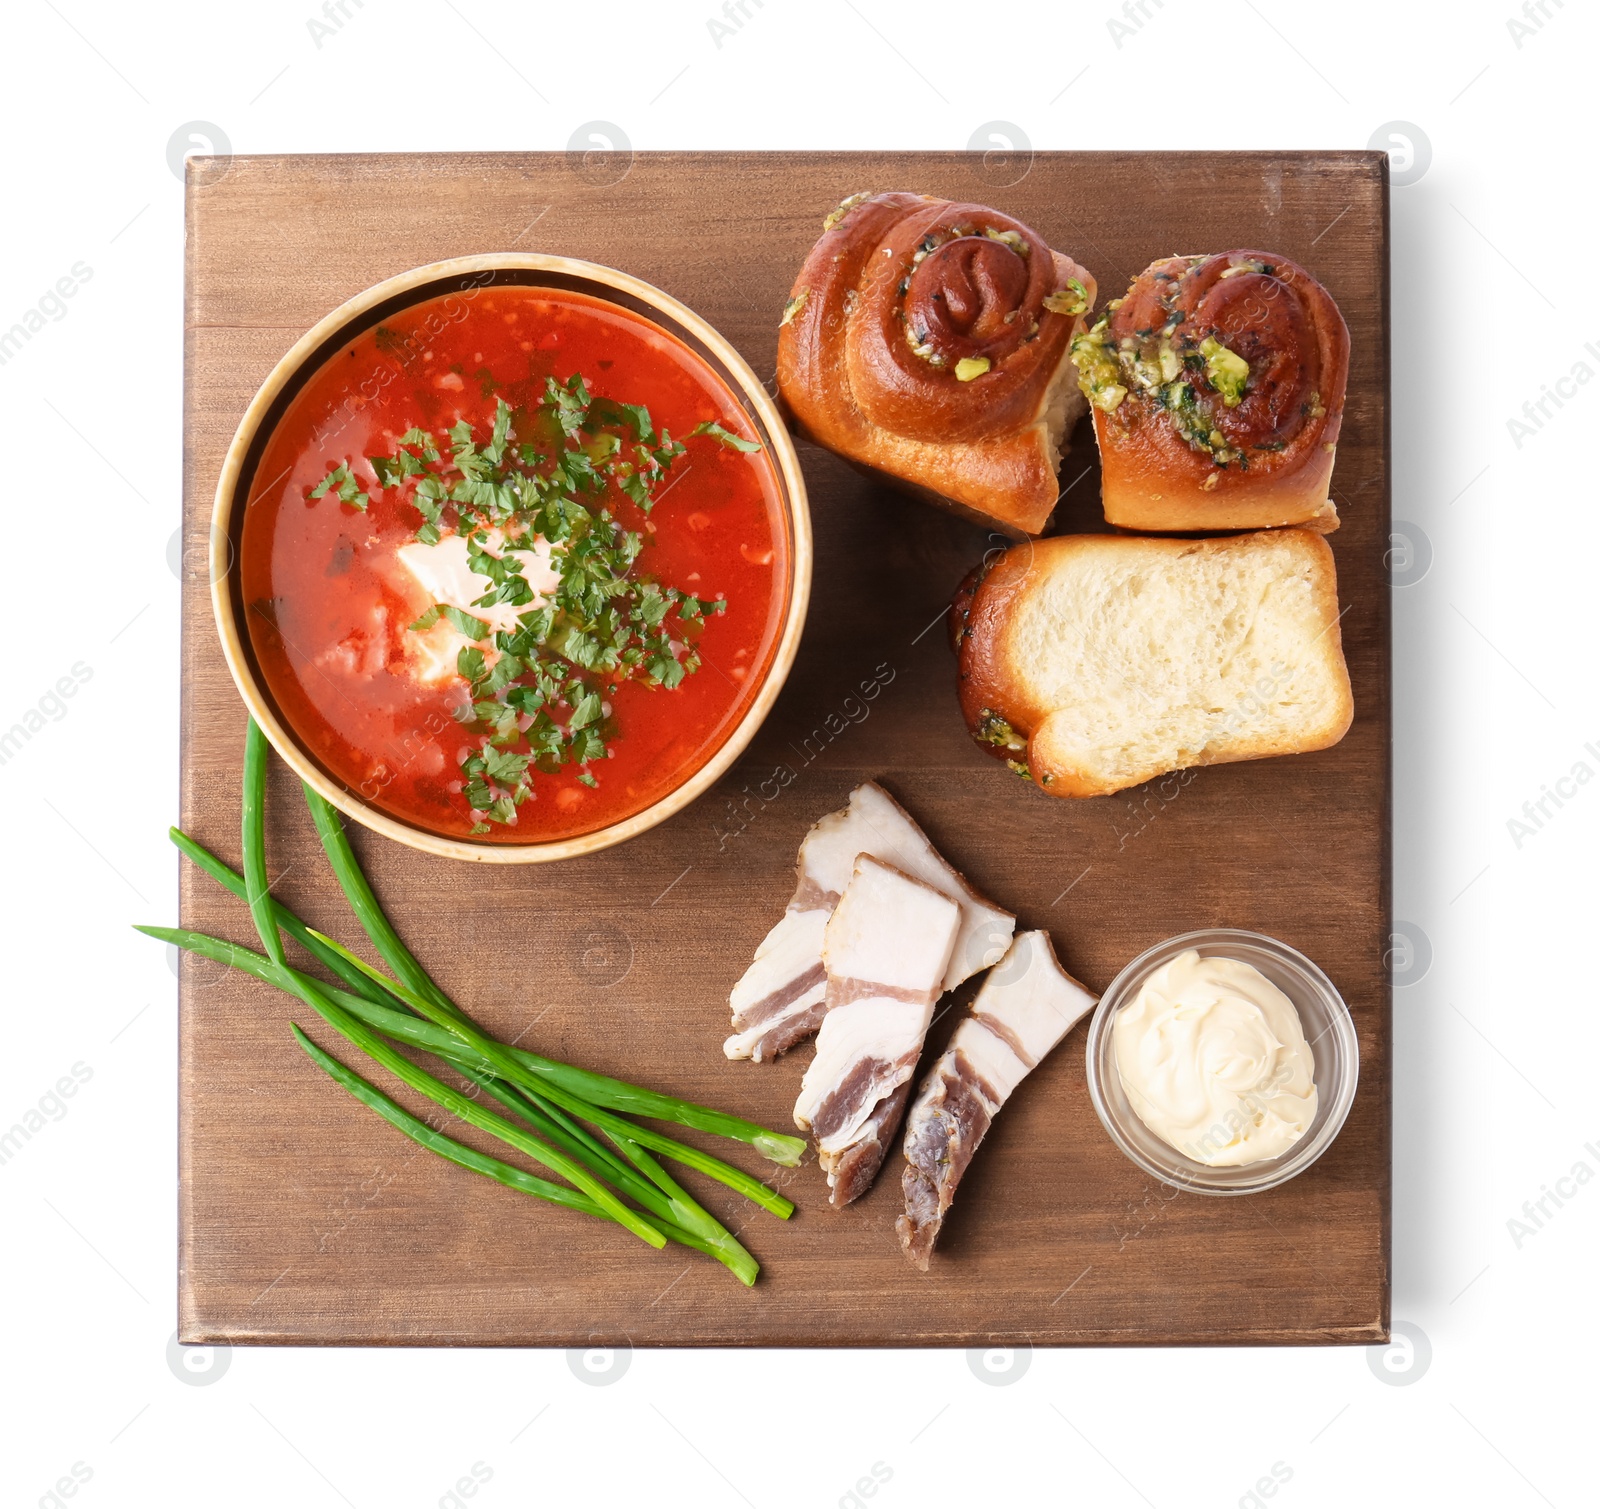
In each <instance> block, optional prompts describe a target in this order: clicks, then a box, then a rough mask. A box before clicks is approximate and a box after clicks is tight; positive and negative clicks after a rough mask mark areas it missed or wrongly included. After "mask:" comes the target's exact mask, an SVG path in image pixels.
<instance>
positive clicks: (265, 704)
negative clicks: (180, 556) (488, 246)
mask: <svg viewBox="0 0 1600 1509" xmlns="http://www.w3.org/2000/svg"><path fill="white" fill-rule="evenodd" d="M500 271H505V272H518V273H522V272H533V273H543V274H547V275H549V277H550V278H551V279H552V280H559V279H571V280H573V281H574V282H576V283H580V284H588V285H598V286H599V288H600V289H601V290H603V291H604V290H609V291H610V292H612V293H617V294H621V295H624V298H623V299H621V300H616V301H615V302H617V303H619V304H620V305H621V307H623V308H627V309H630V310H632V312H634V313H639V314H640V315H641V317H642V318H645V319H649V318H651V313H652V312H656V313H659V314H660V315H662V316H665V317H666V320H667V321H669V322H671V323H675V324H676V325H678V326H679V327H681V329H682V330H683V331H685V332H687V333H688V334H689V335H690V336H691V337H692V338H693V340H694V341H698V342H699V343H700V344H701V345H702V346H703V347H704V348H705V350H706V351H708V352H709V353H711V356H712V358H714V360H713V361H712V362H710V363H709V365H711V366H712V367H713V369H715V367H716V365H717V364H718V363H720V364H721V366H722V368H723V371H722V372H721V373H719V376H722V377H723V378H724V379H725V380H726V381H727V382H728V384H729V386H730V387H731V388H733V390H734V393H735V396H736V397H737V398H738V399H740V400H741V401H742V402H743V403H744V404H746V405H747V406H748V407H749V409H750V410H751V411H752V417H753V418H754V419H756V420H757V421H758V423H759V426H760V428H761V429H763V430H764V431H765V436H764V438H765V439H767V440H768V441H769V442H770V444H769V447H768V449H769V454H770V455H771V457H772V460H773V464H774V466H775V468H776V470H777V472H778V476H779V480H780V486H781V489H782V490H783V492H784V494H785V497H784V503H785V512H786V514H787V516H788V524H789V529H790V535H791V542H790V552H789V558H790V581H789V584H788V586H789V604H788V610H787V612H786V614H785V616H784V621H783V627H782V630H781V631H780V633H779V636H778V640H777V643H776V645H775V646H774V647H773V650H772V655H771V659H770V661H769V663H768V667H767V672H766V676H765V679H764V680H763V681H762V684H761V686H760V688H759V690H758V691H757V693H756V696H755V697H754V699H753V700H752V701H751V703H750V705H749V707H747V708H746V709H745V712H744V715H743V716H742V717H741V718H740V720H739V722H738V723H737V724H736V725H735V727H734V728H733V729H732V731H731V732H730V733H729V734H728V736H727V737H726V738H725V739H724V740H723V742H722V744H721V746H720V747H719V748H718V749H717V750H716V752H715V753H714V754H713V755H712V756H711V757H710V759H708V760H707V761H706V762H705V763H704V764H703V765H701V766H700V767H699V769H697V770H696V771H695V772H694V774H693V775H691V776H690V777H689V778H688V780H686V781H685V782H684V783H683V784H682V785H681V786H677V787H675V788H674V789H673V790H671V791H669V792H667V793H666V794H665V795H664V796H662V797H661V798H660V799H659V800H658V801H656V802H653V803H652V804H651V805H650V806H648V807H646V808H644V809H643V811H640V812H636V813H634V814H633V815H632V816H631V817H627V818H624V819H622V820H621V821H620V822H616V823H612V824H610V825H608V826H607V827H604V828H598V829H596V830H595V831H594V832H592V833H583V834H578V835H576V836H575V837H572V838H564V839H553V840H546V841H542V842H535V843H527V844H505V843H501V844H483V843H475V842H472V841H470V840H467V839H463V838H452V837H450V836H448V835H445V834H439V833H431V832H429V831H428V830H427V829H425V828H421V827H418V826H415V825H413V824H411V823H408V822H405V821H404V820H403V819H400V818H397V817H393V816H391V815H390V814H389V813H386V812H382V811H380V810H379V809H378V808H376V807H374V806H372V805H370V804H369V803H368V802H366V801H365V800H363V799H362V798H361V797H360V796H359V795H358V794H356V793H353V792H351V791H349V790H347V789H346V788H345V787H344V786H342V785H341V784H340V783H339V782H337V781H335V780H332V779H331V778H330V777H329V776H328V775H327V774H326V773H325V772H324V771H323V769H322V768H321V766H320V765H318V764H317V763H316V762H315V761H314V760H313V759H311V757H310V756H309V755H308V754H307V753H306V752H305V751H304V750H303V749H302V748H301V747H300V745H299V742H298V740H297V739H296V738H295V736H294V733H293V730H292V729H291V728H289V727H288V726H286V723H285V721H284V720H280V719H279V717H278V716H277V713H276V711H275V709H274V706H273V703H272V700H271V699H270V698H269V697H268V696H267V695H266V693H265V691H264V689H263V688H262V687H261V686H260V685H259V684H258V682H257V680H256V677H255V674H254V671H253V668H252V666H251V662H250V658H249V656H248V655H247V653H246V651H245V648H244V636H243V634H242V633H241V626H240V625H239V623H238V622H237V621H236V616H235V613H234V601H233V593H232V589H231V582H232V574H233V572H234V570H235V569H236V568H237V567H238V566H239V562H237V561H236V560H235V559H234V555H235V552H234V550H233V547H232V538H233V525H234V515H235V511H236V509H237V507H238V503H239V482H240V479H241V476H242V474H243V471H244V467H245V463H246V460H247V458H248V457H249V453H250V451H251V449H252V447H253V446H254V444H255V442H256V440H257V438H258V436H259V435H260V434H261V433H262V426H263V424H264V423H265V422H266V421H267V419H268V418H269V416H270V411H271V409H272V407H273V405H274V404H275V403H276V401H277V400H278V398H279V397H280V396H281V395H282V393H283V392H284V390H285V388H287V387H288V386H289V385H290V383H292V382H293V381H295V380H296V379H297V378H298V377H300V376H301V374H302V373H303V372H304V371H305V369H306V366H307V364H308V362H309V361H310V360H311V359H312V358H313V357H314V356H315V354H316V353H317V352H318V351H320V350H321V349H322V348H323V347H324V346H325V345H327V344H328V343H329V342H330V341H331V340H332V339H333V338H334V337H335V336H336V335H338V334H339V333H340V332H341V331H342V330H344V329H345V328H346V327H348V326H350V325H352V324H353V323H355V322H357V321H360V320H361V319H362V318H363V317H364V316H366V315H368V314H369V313H370V312H371V311H373V310H374V309H376V308H377V307H378V306H380V305H382V304H386V303H389V302H391V301H393V300H394V299H395V298H396V297H397V296H400V295H404V294H406V293H408V292H411V291H413V290H416V289H420V288H422V287H424V286H425V285H427V284H431V283H438V282H440V281H442V280H448V279H451V278H455V277H462V278H472V277H475V276H478V275H481V274H484V273H492V272H500ZM478 286H480V287H481V286H483V285H482V284H481V283H480V284H478ZM532 286H537V285H536V284H535V285H532ZM556 286H561V285H560V283H559V282H557V283H556ZM462 287H463V288H465V287H466V285H465V284H463V285H462ZM576 291H578V292H589V291H590V290H589V289H586V288H579V289H577V290H576ZM590 296H591V297H598V298H603V297H604V292H600V293H595V292H591V294H590ZM629 301H632V302H631V303H630V302H629ZM635 304H637V305H642V306H644V308H643V310H640V309H637V308H634V305H635ZM664 328H665V327H664ZM667 333H668V334H669V335H674V337H675V338H677V334H676V332H675V331H673V330H671V329H668V330H667ZM686 344H688V343H686ZM690 349H691V350H693V345H692V344H691V345H690ZM695 354H696V355H697V356H699V357H700V358H701V360H705V357H704V355H702V353H700V352H695ZM308 375H309V374H308ZM812 560H813V550H812V532H811V510H810V504H809V502H808V499H807V494H806V484H805V477H804V474H803V473H802V471H801V468H800V458H799V455H798V453H797V451H796V450H795V445H794V440H793V438H792V437H791V436H790V434H789V430H788V426H787V425H786V424H785V423H784V421H783V418H782V415H781V414H780V413H779V410H778V406H777V404H776V403H775V402H774V400H773V399H772V397H771V395H770V394H769V393H768V392H767V390H766V388H765V386H764V385H763V384H762V382H761V380H760V378H759V377H757V376H756V374H755V372H754V370H753V369H752V368H751V366H750V364H749V363H748V362H747V361H746V360H745V359H744V357H743V356H741V355H740V354H739V352H738V351H737V350H736V349H735V348H734V346H733V345H732V344H731V343H730V342H729V341H728V340H727V339H726V338H725V337H724V336H723V335H721V334H720V333H719V332H718V331H717V330H716V329H715V328H714V327H713V326H712V325H710V324H709V323H708V322H707V321H706V320H704V319H703V318H701V316H699V315H698V314H696V313H695V312H694V311H693V310H692V309H690V308H689V307H688V306H687V305H686V304H683V303H682V302H680V301H679V300H678V299H675V298H673V296H672V295H671V294H669V293H665V292H663V291H662V290H661V289H659V288H656V287H655V286H654V285H653V284H650V283H646V282H645V281H644V280H643V279H641V278H636V277H634V276H633V275H632V274H631V273H625V272H622V271H620V270H619V269H617V268H613V267H606V266H604V265H603V264H601V263H598V262H588V261H584V260H583V259H581V258H576V257H563V256H556V255H553V254H549V253H544V252H488V253H481V254H477V255H473V256H466V257H449V258H446V259H444V260H443V261H439V262H430V263H427V264H425V265H423V266H421V267H414V268H411V269H409V270H408V271H405V272H402V273H397V274H396V275H395V276H393V277H390V278H385V279H384V280H383V281H381V282H379V283H375V284H373V285H372V286H371V287H369V288H366V289H363V290H362V291H361V292H359V293H357V294H355V295H354V296H352V297H351V298H348V299H346V300H345V301H344V302H343V303H342V304H340V305H339V306H338V307H337V308H336V309H333V310H331V311H330V312H329V313H328V314H326V315H324V316H323V317H322V318H321V319H320V320H318V321H317V322H316V324H314V325H313V326H312V327H311V328H310V329H309V330H307V331H306V333H305V334H304V335H302V336H301V337H300V339H299V340H297V341H296V342H295V343H294V345H293V346H291V347H290V348H289V350H288V351H287V352H285V353H284V355H283V356H282V357H280V358H279V360H278V361H277V363H276V364H275V365H274V366H273V368H272V371H271V372H269V373H268V374H267V377H266V379H265V381H263V383H262V384H261V386H260V388H259V389H257V391H256V393H255V396H254V397H253V398H252V399H251V400H250V403H249V405H248V406H247V407H246V409H245V411H244V414H243V416H242V417H241V419H240V421H239V425H238V428H237V429H236V430H235V431H234V436H233V439H232V441H231V442H230V443H229V445H228V450H227V453H226V455H225V456H224V458H223V463H222V470H221V473H220V475H219V476H218V478H217V487H216V492H215V495H214V500H213V504H212V511H211V536H210V541H209V569H210V586H211V606H212V615H213V618H214V619H215V622H216V627H217V634H218V637H219V638H220V640H221V643H222V654H223V659H224V660H225V661H226V662H227V666H228V671H229V673H230V674H231V675H232V677H233V682H234V685H235V686H236V687H237V688H238V691H239V695H240V697H241V698H242V699H243V700H244V704H245V706H246V708H247V709H248V710H249V712H250V715H251V717H253V718H254V719H255V720H256V722H257V723H258V724H259V725H260V727H261V730H262V732H263V733H264V734H265V735H266V736H267V739H268V741H269V742H270V743H271V745H272V747H273V748H274V749H275V750H276V751H277V752H278V755H279V756H280V757H281V758H282V759H283V761H284V763H285V764H287V765H288V766H289V768H290V769H291V770H293V771H294V772H295V774H296V775H297V776H299V777H300V779H301V780H303V781H304V782H305V783H306V784H307V785H308V786H310V787H311V788H312V789H313V790H315V791H316V792H318V794H319V795H321V796H322V797H324V798H325V799H326V800H327V801H329V802H331V803H332V804H333V805H334V806H335V807H336V808H338V810H339V811H340V812H342V813H344V814H345V816H347V817H350V818H353V819H355V821H357V822H359V823H361V824H362V825H363V826H364V827H367V828H370V829H372V830H373V831H374V832H376V833H381V834H382V835H383V836H384V837H386V838H392V839H394V840H395V841H396V842H398V843H402V844H405V845H407V846H408V847H410V848H413V849H419V850H421V851H422V852H424V853H427V854H432V855H435V856H438V857H440V858H445V859H460V860H466V861H469V862H472V863H476V864H543V863H548V862H551V861H554V860H560V859H571V858H575V857H577V856H579V855H583V854H592V853H595V852H597V851H599V850H601V849H607V848H610V847H611V846H612V845H614V844H619V843H622V842H624V841H625V840H627V839H630V838H634V837H636V836H637V835H638V834H640V833H643V832H645V831H646V830H648V829H650V828H653V827H655V826H656V825H657V824H659V823H662V822H665V821H666V820H667V819H668V818H669V817H671V816H673V815H674V814H675V813H677V812H680V811H682V810H683V809H684V808H685V807H687V806H688V805H689V804H690V803H691V802H693V801H694V800H695V799H696V798H697V797H699V796H701V795H703V794H704V793H705V792H706V791H707V790H708V789H709V788H710V787H711V786H712V785H714V784H715V783H716V781H718V780H719V779H720V778H721V777H722V776H723V775H724V774H725V773H726V772H727V770H728V769H729V767H730V766H732V764H733V763H734V761H736V760H737V759H738V758H739V756H740V755H741V754H743V753H744V751H745V749H746V748H747V747H748V746H749V744H750V741H751V740H752V739H753V738H754V737H755V735H756V731H757V730H758V729H759V728H760V727H761V725H762V723H763V722H765V720H766V717H767V715H768V713H770V712H771V710H772V706H773V703H774V702H775V701H776V700H777V697H778V693H779V692H780V691H781V690H782V689H783V685H784V682H785V681H786V680H787V679H788V675H789V672H790V670H791V669H792V667H793V665H794V660H795V656H796V654H797V653H798V651H799V647H800V637H801V633H802V631H803V630H804V627H805V620H806V610H807V608H808V606H809V603H810V597H811V573H812Z"/></svg>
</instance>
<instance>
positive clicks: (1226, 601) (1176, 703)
mask: <svg viewBox="0 0 1600 1509" xmlns="http://www.w3.org/2000/svg"><path fill="white" fill-rule="evenodd" d="M954 637H955V640H956V645H957V654H958V656H959V660H960V692H961V708H962V712H963V714H964V715H965V717H966V720H967V727H968V728H969V729H970V730H971V731H972V735H973V737H974V738H975V739H977V740H978V741H979V742H980V743H981V744H982V745H983V746H984V747H985V748H986V749H987V750H988V751H989V752H990V753H992V754H995V755H997V756H999V757H1000V758H1002V759H1005V760H1007V761H1008V762H1010V763H1011V764H1012V766H1013V768H1014V769H1016V770H1017V771H1018V772H1019V774H1025V775H1028V776H1029V777H1031V778H1032V779H1033V780H1034V781H1035V782H1036V783H1037V784H1038V785H1039V786H1040V787H1041V788H1042V789H1043V790H1045V791H1047V792H1049V793H1050V794H1051V795H1053V796H1105V795H1108V794H1110V793H1111V792H1114V791H1121V790H1124V789H1125V788H1127V787H1129V786H1137V785H1139V784H1140V783H1141V782H1144V781H1148V780H1150V779H1151V778H1152V777H1154V776H1158V775H1161V774H1163V773H1164V772H1166V771H1170V770H1183V769H1187V768H1189V767H1190V766H1196V765H1220V764H1223V763H1225V762H1227V761H1230V760H1255V759H1260V758H1263V757H1264V756H1267V755H1282V754H1300V753H1305V752H1308V751H1310V750H1316V749H1325V748H1327V747H1328V745H1330V744H1337V743H1338V742H1339V740H1340V739H1342V738H1343V737H1344V735H1345V731H1346V730H1347V729H1348V728H1349V727H1350V720H1351V717H1352V716H1353V711H1354V704H1353V703H1352V701H1351V696H1350V677H1349V674H1348V672H1347V671H1346V669H1345V663H1344V654H1343V651H1342V649H1341V647H1340V640H1339V603H1338V588H1337V583H1336V581H1335V576H1334V566H1333V552H1332V551H1331V550H1330V549H1329V548H1328V543H1327V541H1326V540H1324V539H1323V538H1322V537H1321V536H1320V535H1317V534H1312V533H1310V532H1308V531H1306V530H1303V529H1269V530H1262V531H1259V532H1257V533H1254V534H1243V535H1232V536H1228V537H1226V538H1221V539H1207V540H1174V539H1147V538H1140V537H1136V536H1127V535H1063V536H1059V537H1057V538H1055V539H1049V540H1038V541H1035V542H1032V543H1030V544H1025V545H1019V546H1016V547H1015V548H1014V549H1011V550H1008V551H1007V552H1006V553H1005V555H1003V556H1002V557H1001V558H1000V559H999V560H998V561H997V562H996V563H995V565H994V567H993V569H992V570H990V571H989V572H988V573H987V574H985V575H983V576H982V577H981V578H974V579H969V581H968V582H967V583H965V584H963V588H962V591H961V593H960V594H958V596H957V600H956V613H955V617H954Z"/></svg>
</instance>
